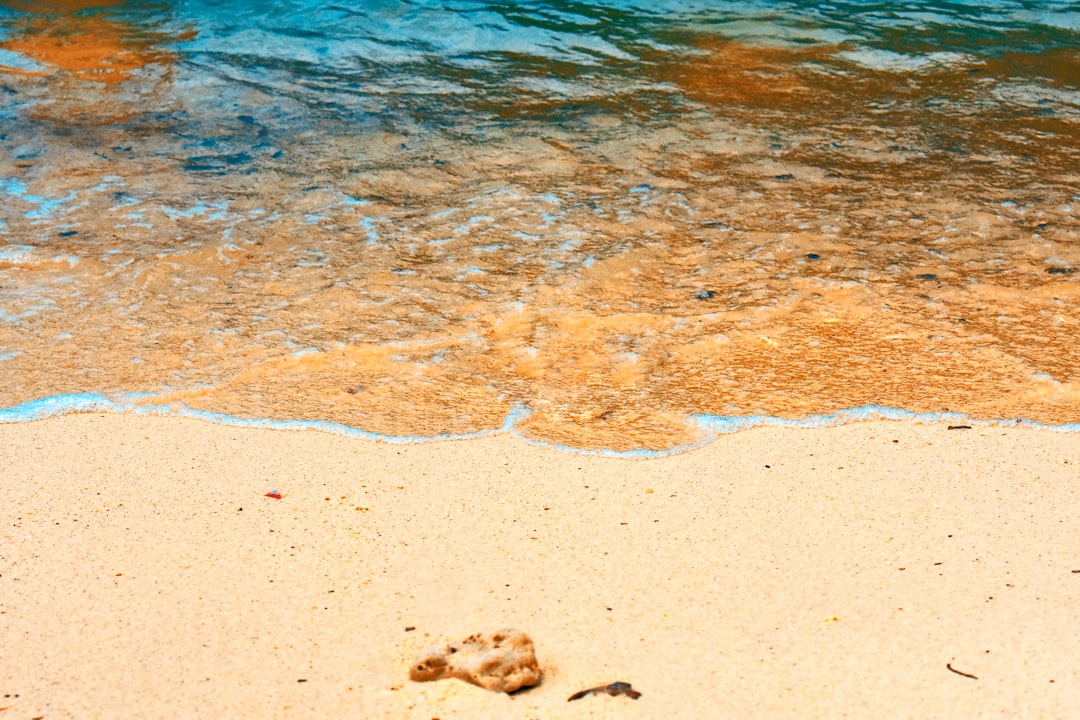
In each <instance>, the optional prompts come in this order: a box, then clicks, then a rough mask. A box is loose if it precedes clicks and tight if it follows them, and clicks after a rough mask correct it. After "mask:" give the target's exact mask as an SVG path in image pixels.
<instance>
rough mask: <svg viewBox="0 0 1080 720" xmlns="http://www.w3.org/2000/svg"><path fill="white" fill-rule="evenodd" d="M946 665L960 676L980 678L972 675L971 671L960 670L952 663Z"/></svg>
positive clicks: (973, 678)
mask: <svg viewBox="0 0 1080 720" xmlns="http://www.w3.org/2000/svg"><path fill="white" fill-rule="evenodd" d="M945 667H946V668H948V670H949V671H950V672H954V673H956V674H957V675H959V676H960V677H966V678H971V679H972V680H978V679H979V678H977V677H975V676H974V675H971V674H970V673H966V672H960V671H959V670H957V669H956V668H954V667H953V666H952V663H945Z"/></svg>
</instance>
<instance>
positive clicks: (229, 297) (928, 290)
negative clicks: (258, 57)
mask: <svg viewBox="0 0 1080 720" xmlns="http://www.w3.org/2000/svg"><path fill="white" fill-rule="evenodd" d="M80 22H82V21H80ZM77 30H79V28H75V29H71V30H69V31H68V36H65V37H68V39H70V36H71V34H72V33H76V31H77ZM90 34H91V35H92V34H93V33H90ZM60 35H62V33H60ZM99 35H100V37H102V38H103V39H102V41H101V43H99V45H97V46H94V45H88V46H81V45H80V47H82V50H81V51H80V52H78V53H75V52H74V51H73V50H72V49H71V48H72V43H71V42H68V41H62V40H58V39H57V38H58V32H54V31H53V30H51V29H49V28H48V27H45V26H42V27H37V26H34V25H33V24H32V23H31V24H30V25H29V26H28V27H27V28H26V29H25V32H23V34H22V35H20V36H17V37H16V38H14V39H12V40H11V41H10V42H9V45H10V46H11V48H12V49H13V50H17V51H19V52H24V53H27V54H29V55H30V56H33V57H37V58H38V59H39V60H40V61H41V62H44V63H47V64H48V65H49V66H50V67H52V68H53V69H51V70H49V71H48V72H43V73H40V74H38V75H35V74H26V73H22V74H19V73H15V72H14V71H11V72H9V73H8V74H7V79H6V80H5V82H8V84H9V85H10V86H11V87H13V88H14V89H15V90H16V91H17V94H16V95H17V97H18V98H20V99H19V100H18V102H24V103H25V107H24V108H23V109H22V110H20V111H19V112H22V113H23V114H24V115H25V117H26V118H29V119H32V120H33V121H34V122H33V123H32V124H31V126H30V127H31V130H25V131H20V130H17V129H16V130H13V131H12V132H13V133H14V134H15V135H16V136H18V134H19V133H20V132H27V133H30V135H28V136H27V137H25V138H24V137H21V136H19V137H16V138H13V139H15V140H26V141H27V142H38V143H39V144H41V143H43V144H44V145H43V147H44V148H45V150H44V154H43V155H41V156H40V157H36V158H29V159H27V158H22V159H20V158H17V157H14V156H6V157H5V158H4V160H3V163H2V164H3V167H0V174H3V175H5V176H8V177H13V178H17V179H19V180H20V181H22V182H24V183H25V184H26V187H27V188H28V190H27V193H29V194H36V195H39V196H42V197H47V198H60V197H64V196H66V195H67V194H68V193H71V192H74V193H75V197H76V200H75V201H73V202H71V203H68V204H67V205H65V206H64V207H63V209H62V210H60V211H57V212H54V214H53V216H51V217H50V218H48V219H47V220H42V219H41V218H33V217H28V216H26V213H33V211H34V206H33V204H32V203H30V202H29V201H26V200H25V199H20V198H13V199H12V202H11V203H10V204H11V206H12V207H11V208H10V210H11V212H10V214H9V215H8V216H7V217H6V221H7V225H6V233H7V235H6V237H5V238H4V240H6V241H8V242H10V243H11V244H12V246H13V247H14V249H13V250H11V249H10V248H9V252H8V253H7V254H5V255H0V299H2V301H3V306H4V308H5V313H6V315H5V321H4V322H2V323H0V350H2V351H3V352H4V353H5V354H6V355H7V357H6V359H4V360H3V361H0V362H2V367H3V373H2V375H0V406H11V405H15V404H18V403H21V402H25V401H28V400H34V399H37V398H40V397H45V396H49V395H55V394H61V393H75V392H105V393H109V394H114V395H117V394H120V393H124V392H152V393H155V397H154V399H153V402H160V403H165V404H168V403H170V402H180V403H183V404H185V405H187V406H189V407H193V408H197V409H207V410H214V411H219V412H225V413H229V414H233V415H237V416H240V417H276V418H293V419H319V420H332V421H337V422H341V423H344V424H347V425H350V426H354V427H359V428H362V429H365V430H370V431H373V432H378V433H385V434H389V435H412V434H432V435H434V434H438V433H451V434H456V433H468V432H473V431H475V430H478V429H485V428H493V427H498V426H500V425H501V424H502V423H503V421H504V419H505V417H506V414H507V412H508V411H509V410H510V409H511V408H512V407H514V406H524V407H527V408H529V409H530V410H531V412H532V415H531V416H530V417H529V419H528V420H526V421H524V422H522V423H521V424H520V425H519V429H520V430H521V431H522V432H523V433H524V434H525V435H527V436H529V437H532V438H536V439H540V440H545V441H551V442H556V443H564V444H570V445H574V446H580V447H607V448H613V449H617V450H622V449H631V448H638V447H642V448H651V449H661V448H667V447H671V446H673V445H678V444H682V443H687V442H691V441H692V440H693V439H694V435H695V430H694V429H693V428H692V427H691V426H689V425H688V424H687V422H686V420H687V418H688V417H689V416H690V415H693V414H696V413H702V414H716V415H725V416H728V415H744V414H759V413H763V414H770V415H777V416H782V417H802V416H806V415H809V414H813V413H827V412H831V411H834V410H837V409H842V408H849V407H855V406H860V405H864V404H871V403H874V404H881V405H885V406H892V407H901V408H904V409H908V410H912V411H917V412H918V411H940V410H954V411H963V412H967V413H970V414H971V415H973V416H975V417H983V418H1008V417H1026V418H1030V419H1033V420H1036V421H1039V422H1043V423H1050V424H1060V423H1067V422H1076V421H1077V420H1080V411H1078V407H1080V406H1078V399H1080V398H1078V393H1080V386H1078V385H1077V376H1076V374H1077V369H1078V368H1080V356H1078V353H1080V349H1078V348H1080V344H1077V343H1076V342H1075V338H1076V337H1077V332H1078V329H1077V323H1078V321H1080V316H1078V315H1077V313H1076V312H1075V306H1076V302H1077V297H1078V294H1080V293H1078V288H1080V285H1078V284H1077V282H1076V277H1077V276H1076V275H1075V274H1074V273H1075V271H1076V270H1077V268H1080V251H1078V250H1077V248H1078V247H1080V243H1078V242H1077V240H1078V239H1080V224H1078V221H1077V214H1076V209H1075V208H1076V207H1080V200H1077V199H1076V196H1077V187H1078V184H1080V176H1078V175H1077V174H1076V168H1077V167H1080V154H1078V153H1080V141H1078V138H1080V131H1078V127H1080V125H1078V117H1077V115H1076V113H1075V108H1074V107H1073V106H1072V105H1071V104H1070V103H1069V102H1067V99H1068V98H1069V97H1071V95H1070V94H1069V93H1075V87H1076V86H1077V85H1078V83H1080V80H1078V77H1080V76H1078V75H1077V68H1078V67H1080V61H1078V60H1077V57H1076V56H1075V54H1070V53H1057V54H1056V55H1054V56H1053V57H1050V56H1046V55H1045V54H1039V53H1032V54H1030V55H1024V54H1016V53H1014V54H1012V55H1011V56H1009V57H1007V58H1003V59H1001V60H1000V61H995V62H991V63H980V64H978V66H977V67H964V66H962V67H959V68H956V67H931V68H924V69H922V70H920V71H918V72H885V71H873V70H868V69H865V68H856V67H854V66H851V65H844V64H843V63H841V62H840V61H838V60H837V57H839V56H838V55H837V53H839V52H841V51H842V48H838V47H823V48H814V49H790V48H787V49H785V48H762V47H752V46H747V45H744V44H740V43H737V42H730V41H724V40H719V39H710V38H702V39H699V40H696V41H695V42H696V43H697V45H698V51H699V53H698V55H696V56H694V58H693V59H690V60H687V61H684V62H679V63H672V62H670V61H666V62H665V61H664V60H663V59H662V58H657V59H656V60H655V62H654V63H653V64H650V65H648V67H649V72H651V73H653V74H654V75H655V77H653V78H651V80H653V81H657V82H664V83H668V84H669V85H670V88H671V89H670V92H669V97H668V98H667V99H666V100H664V101H663V102H661V101H659V100H656V99H655V97H653V96H649V98H650V100H649V102H651V103H654V104H653V105H649V104H646V103H645V101H644V100H642V99H641V98H640V97H638V96H636V95H631V96H629V97H617V98H611V99H609V100H607V101H606V102H605V101H602V100H598V99H594V105H595V108H594V112H591V113H590V114H588V115H586V116H584V117H582V118H580V119H579V120H576V121H574V122H573V123H550V122H549V123H545V122H539V121H534V120H530V118H535V117H543V116H544V114H545V113H551V114H557V113H558V112H560V111H561V108H562V107H563V106H564V105H567V103H565V102H564V103H563V104H562V105H560V104H559V103H558V102H556V101H553V100H551V99H550V98H547V99H545V98H541V97H529V96H528V95H527V94H523V95H521V97H520V98H519V99H518V104H516V105H506V106H501V105H497V104H493V106H492V107H484V108H473V109H472V111H473V112H479V113H481V114H482V116H483V117H486V118H488V119H489V120H490V121H491V123H490V125H488V126H487V127H485V128H484V129H483V132H482V133H478V131H477V130H476V125H477V122H476V120H475V119H473V120H470V122H469V123H468V124H467V125H466V124H462V125H455V121H454V119H453V118H450V119H448V120H447V121H446V122H445V123H444V124H443V125H442V126H440V127H439V128H438V129H437V130H430V129H429V130H428V131H426V132H425V133H410V132H408V131H405V130H393V129H386V128H350V129H349V132H345V131H343V130H342V129H341V128H338V127H335V126H333V125H332V124H330V125H324V126H320V127H318V128H315V129H313V130H311V131H310V132H295V133H292V134H291V135H283V134H281V133H277V134H274V133H271V136H272V141H273V143H274V147H277V148H279V149H281V150H282V151H283V153H284V154H283V156H281V157H280V158H279V159H276V160H275V159H272V158H270V157H269V156H267V157H262V158H259V159H258V161H257V166H258V172H255V173H250V174H234V173H229V172H223V173H199V172H185V171H184V170H183V169H182V168H183V166H184V164H185V163H188V164H190V162H191V158H190V157H186V156H189V155H190V154H191V152H192V151H190V150H185V149H184V146H183V143H182V140H184V139H187V138H181V137H180V136H179V135H177V133H180V132H188V131H190V129H191V128H192V127H194V128H201V129H202V130H204V131H205V132H206V133H207V134H208V135H210V134H215V133H216V136H220V137H225V138H226V139H231V140H230V141H231V142H235V143H239V144H238V145H237V146H236V147H237V148H239V147H242V146H243V147H246V146H244V145H243V143H244V142H249V143H250V142H251V141H252V138H251V137H247V136H245V135H244V133H249V134H252V133H255V134H257V133H262V132H263V130H261V129H259V123H256V125H255V127H254V129H253V128H252V127H250V123H248V124H245V123H239V122H235V121H232V120H230V119H229V118H222V117H220V116H219V114H218V113H217V111H216V109H215V108H216V106H211V105H210V100H209V98H211V97H212V96H214V95H215V93H225V94H226V95H228V94H229V93H234V94H235V93H237V92H238V91H236V90H235V88H232V89H230V88H224V87H223V86H220V87H219V86H214V85H213V84H210V85H209V86H208V87H206V88H205V89H204V90H203V91H202V92H203V93H204V94H203V95H202V96H200V95H199V92H198V91H197V90H192V89H191V88H190V87H189V88H187V89H186V92H188V93H189V95H181V94H178V93H175V92H173V91H172V87H173V85H174V84H175V83H177V82H180V81H181V80H182V79H184V78H185V77H186V76H185V72H189V71H190V68H189V67H187V66H184V65H174V64H173V63H174V62H175V58H173V57H172V56H170V55H169V54H168V53H164V52H161V51H159V50H156V49H155V47H156V46H155V43H156V42H157V41H156V40H155V38H154V37H152V36H150V35H146V34H145V33H144V34H142V35H139V36H137V37H133V36H129V35H130V33H129V35H125V34H124V30H123V28H113V29H108V28H106V29H101V30H100V33H99ZM80 37H81V36H80ZM110 43H111V44H110ZM551 70H552V72H556V71H557V70H558V68H555V69H551ZM90 80H96V82H94V83H90ZM88 83H89V84H88ZM1055 93H1056V94H1055ZM229 97H232V96H231V95H230V96H229ZM43 98H47V99H48V102H42V101H41V100H42V99H43ZM1062 98H1065V100H1062ZM235 99H237V100H242V101H243V105H244V106H245V107H255V108H260V107H261V108H265V109H266V110H267V112H270V111H271V110H272V111H274V112H280V113H281V114H283V115H286V116H287V115H288V113H294V114H296V115H297V117H300V114H301V112H302V108H300V109H298V108H297V107H295V106H294V105H295V104H293V105H290V99H289V98H288V97H271V96H268V95H266V94H264V93H261V92H260V91H259V90H258V89H256V88H248V89H245V90H243V91H242V92H240V94H239V95H236V97H235ZM655 103H660V106H659V109H658V107H657V106H656V105H655ZM20 107H22V106H20ZM800 107H802V108H804V109H805V110H803V111H796V110H795V109H794V108H800ZM1046 107H1051V108H1053V109H1054V110H1055V112H1054V113H1051V114H1041V113H1040V112H1039V110H1040V109H1045V108H1046ZM653 116H657V117H660V118H661V120H659V121H657V120H655V119H654V117H653ZM177 117H183V118H184V121H183V122H184V123H187V124H186V125H183V126H180V125H178V124H177V123H178V122H179V121H177V120H175V118H177ZM260 117H261V116H260ZM301 120H302V118H301ZM259 122H261V120H260V121H259ZM200 123H201V124H200ZM390 124H391V125H392V123H390ZM301 126H302V123H301ZM406 147H407V149H405V148H406ZM117 148H121V150H118V149H117ZM123 148H126V149H123ZM346 197H353V198H361V199H363V200H364V201H366V202H367V203H368V204H364V205H355V204H348V203H347V202H345V198H346ZM223 199H224V200H225V201H227V204H228V206H227V209H226V210H223V211H221V213H220V214H219V215H215V211H214V210H208V211H206V212H204V213H196V214H195V215H194V216H191V217H184V216H183V215H178V214H177V213H176V212H175V210H176V209H180V210H183V209H186V208H190V207H192V206H193V205H195V204H197V203H199V202H202V203H206V204H208V205H213V204H214V203H215V202H219V201H222V200H223ZM170 208H171V209H173V211H172V212H171V213H170V211H169V209H170ZM70 230H76V231H77V233H78V234H77V235H72V236H69V237H60V236H59V234H60V232H70ZM371 232H375V233H376V234H377V236H378V240H377V242H374V243H369V242H367V241H366V238H368V237H369V234H370V233H371ZM811 254H813V255H816V256H818V257H817V258H816V259H811V258H810V257H808V256H809V255H811ZM76 258H77V260H75V259H76ZM303 349H309V350H311V352H308V353H307V354H302V355H297V354H296V352H297V351H298V350H303Z"/></svg>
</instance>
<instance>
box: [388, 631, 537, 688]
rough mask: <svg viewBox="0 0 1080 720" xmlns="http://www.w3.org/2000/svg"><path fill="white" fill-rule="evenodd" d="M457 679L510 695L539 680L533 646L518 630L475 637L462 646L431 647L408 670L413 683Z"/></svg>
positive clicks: (469, 638)
mask: <svg viewBox="0 0 1080 720" xmlns="http://www.w3.org/2000/svg"><path fill="white" fill-rule="evenodd" d="M443 678H458V679H460V680H464V681H465V682H467V683H472V684H473V685H479V686H480V687H482V688H486V689H487V690H494V691H495V692H506V693H511V692H514V691H515V690H518V689H519V688H523V687H528V686H530V685H535V684H536V683H537V682H538V681H539V680H540V667H539V666H538V665H537V663H536V653H535V651H534V650H533V642H532V640H531V639H530V638H529V636H528V635H526V634H525V633H523V632H521V631H520V630H499V631H497V632H493V633H477V634H474V635H470V636H469V637H467V638H465V639H464V640H462V641H461V642H455V643H450V644H449V645H441V646H440V645H433V646H431V647H429V648H427V649H425V650H424V651H423V652H421V653H420V654H419V655H418V656H417V658H416V660H415V661H414V662H413V664H412V668H411V669H410V670H409V679H410V680H415V681H416V682H427V681H429V680H441V679H443Z"/></svg>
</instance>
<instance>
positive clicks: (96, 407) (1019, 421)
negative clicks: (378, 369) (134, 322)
mask: <svg viewBox="0 0 1080 720" xmlns="http://www.w3.org/2000/svg"><path fill="white" fill-rule="evenodd" d="M149 395H150V394H148V393H131V394H130V395H129V399H128V400H127V401H124V400H114V399H112V398H111V397H109V396H108V395H104V394H102V393H76V394H65V395H52V396H49V397H44V398H39V399H37V400H28V401H26V402H22V403H19V404H17V405H13V406H10V407H6V408H0V425H3V424H20V423H26V422H35V421H38V420H46V419H49V418H55V417H62V416H64V415H71V414H95V413H96V414H101V413H110V414H120V415H129V416H133V417H165V418H169V417H171V418H184V419H194V420H200V421H204V422H209V423H212V424H215V425H224V426H227V427H238V428H246V429H258V430H273V431H287V432H304V431H316V432H323V433H329V434H332V435H339V436H342V437H346V438H350V439H353V440H362V441H367V442H374V443H389V444H393V445H418V444H419V445H422V444H426V443H440V442H455V441H462V440H476V439H480V438H491V437H496V436H500V435H505V436H509V437H510V438H512V439H514V440H517V441H520V442H523V443H527V444H529V445H532V446H535V447H538V448H541V449H547V450H554V451H557V452H560V453H570V454H575V455H594V456H599V457H609V458H619V459H638V460H651V459H657V458H662V457H669V456H671V455H678V454H681V453H686V452H694V451H697V450H700V449H702V448H704V447H706V446H707V445H709V444H710V443H712V442H715V441H717V440H719V439H720V438H722V437H724V436H727V435H731V434H732V433H737V432H745V431H747V430H753V429H755V428H762V427H771V428H787V429H796V430H807V429H819V428H831V427H840V426H842V425H848V424H851V423H863V422H882V421H890V422H892V421H896V422H905V423H913V424H920V425H936V424H945V425H950V424H960V425H963V428H949V429H978V430H992V429H995V428H1007V429H1011V428H1016V427H1023V428H1034V429H1039V430H1047V431H1051V432H1061V433H1073V432H1076V433H1080V421H1077V422H1067V423H1061V424H1058V425H1048V424H1045V423H1040V422H1038V421H1035V420H1031V419H1028V418H1022V417H1016V418H997V419H993V418H979V417H974V416H972V415H969V414H968V413H965V412H958V411H949V410H942V411H932V412H916V411H912V410H905V409H904V408H897V407H889V406H887V405H861V406H858V407H850V408H842V409H840V410H835V411H833V412H829V413H812V414H810V415H806V416H803V417H801V418H785V417H779V416H775V415H709V414H706V413H695V414H692V415H690V416H688V417H687V418H686V420H685V424H686V426H687V428H688V430H689V431H691V432H694V433H696V434H697V435H698V438H697V439H695V440H694V441H693V442H691V443H689V444H684V445H674V446H672V447H669V448H664V449H659V450H651V449H647V448H634V449H629V450H615V449H612V448H604V447H600V448H588V447H577V446H573V445H566V444H562V443H558V442H554V441H549V440H543V439H540V438H535V437H530V436H529V435H527V434H525V433H523V432H522V431H521V430H520V429H519V428H518V427H517V426H518V424H519V423H520V422H522V421H527V420H528V419H529V417H530V415H531V414H532V413H531V412H530V411H529V410H528V409H527V408H525V407H521V406H514V407H513V408H512V409H511V410H510V412H508V413H507V415H506V417H505V419H504V421H503V423H502V425H501V426H500V427H497V428H488V429H482V430H477V431H475V432H471V433H466V434H460V435H459V434H438V435H384V434H382V433H378V432H375V431H372V430H365V429H363V428H359V427H353V426H351V425H346V424H343V423H339V422H334V421H331V420H285V419H277V418H272V417H263V418H244V417H239V416H236V415H229V414H226V413H221V412H215V411H211V410H200V409H196V408H191V407H188V406H186V405H183V404H181V403H169V404H149V403H146V402H141V401H142V400H145V399H146V398H147V397H148V396H149ZM121 397H124V395H123V394H121ZM968 424H970V427H969V426H968Z"/></svg>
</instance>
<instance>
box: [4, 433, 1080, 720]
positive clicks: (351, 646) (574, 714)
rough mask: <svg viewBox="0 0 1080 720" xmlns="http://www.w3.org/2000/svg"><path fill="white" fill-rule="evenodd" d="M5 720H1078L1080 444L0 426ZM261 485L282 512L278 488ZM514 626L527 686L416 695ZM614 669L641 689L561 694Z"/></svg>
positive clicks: (1014, 437)
mask: <svg viewBox="0 0 1080 720" xmlns="http://www.w3.org/2000/svg"><path fill="white" fill-rule="evenodd" d="M0 445H2V447H3V448H4V452H3V454H2V456H0V487H2V489H3V502H0V527H2V528H3V529H2V531H0V717H2V718H7V717H11V718H23V717H25V718H30V717H35V718H36V717H44V718H49V719H52V718H67V717H78V718H95V717H143V718H155V717H214V716H219V717H230V718H277V717H296V718H304V717H357V718H383V717H385V718H424V719H428V718H444V719H445V718H454V717H485V718H539V717H544V718H555V717H559V718H579V717H596V718H609V717H610V718H614V717H620V718H624V717H648V718H658V717H664V718H702V717H762V718H789V717H800V718H836V717H867V718H869V717H877V718H893V717H897V718H898V717H918V718H933V717H969V718H974V717H1046V718H1054V717H1067V716H1069V715H1070V714H1071V713H1073V712H1075V707H1076V705H1077V702H1078V701H1080V668H1078V666H1077V665H1076V663H1075V659H1076V658H1077V657H1080V636H1078V635H1077V633H1076V632H1075V628H1076V627H1077V626H1080V602H1078V600H1080V514H1078V513H1077V512H1076V508H1077V507H1080V482H1078V470H1080V445H1078V443H1077V439H1076V436H1075V435H1074V434H1067V433H1056V432H1052V431H1048V430H1037V429H1031V428H1000V427H994V428H984V427H978V426H977V427H975V428H974V429H971V430H948V429H947V427H946V426H945V425H919V424H907V423H893V422H872V423H861V424H852V425H847V426H842V427H836V428H829V429H813V430H810V429H800V430H795V429H779V428H759V429H755V430H750V431H744V432H740V433H737V434H734V435H730V436H725V437H722V438H720V439H719V440H717V441H716V442H713V443H712V444H710V445H708V446H707V447H705V448H703V449H700V450H697V451H694V452H690V453H686V454H682V455H677V456H673V457H669V458H664V459H653V460H622V459H611V458H600V457H593V456H584V455H573V454H565V453H560V452H556V451H553V450H550V449H546V448H542V447H536V446H532V445H529V444H527V443H525V442H523V441H521V440H519V439H516V438H514V437H511V436H506V435H503V436H496V437H491V438H487V439H481V440H470V441H459V442H442V443H432V444H424V445H392V444H386V443H372V442H364V441H358V440H355V439H347V438H342V437H338V436H334V435H329V434H323V433H318V432H286V431H272V430H254V429H241V428H231V427H224V426H217V425H212V424H208V423H204V422H201V421H197V420H189V419H178V418H156V417H132V416H125V415H96V414H84V415H69V416H64V417H58V418H52V419H49V420H44V421H38V422H31V423H25V424H7V425H0ZM272 490H277V491H279V492H280V494H281V495H282V498H281V499H280V500H278V499H273V498H269V497H266V493H269V492H271V491H272ZM502 627H518V628H521V629H523V630H525V631H526V632H528V633H529V634H530V635H531V636H532V638H533V640H534V642H535V644H536V650H537V655H538V657H539V660H540V663H541V665H542V667H543V671H544V675H543V679H542V682H541V684H540V685H539V686H537V687H535V688H533V689H531V690H528V691H525V692H521V693H518V694H516V695H514V696H505V695H499V694H494V693H490V692H488V691H485V690H481V689H479V688H475V687H472V686H469V685H466V684H464V683H462V682H460V681H456V680H453V681H440V682H435V683H426V684H420V683H413V682H410V681H409V680H408V668H409V663H410V660H411V659H412V658H413V657H414V656H415V654H416V653H417V651H419V650H420V649H421V648H422V647H424V646H426V645H428V644H432V643H435V642H440V641H445V640H450V639H460V638H463V637H464V636H465V635H468V634H469V633H472V632H477V631H487V630H495V629H498V628H502ZM616 680H621V681H626V682H630V683H632V684H633V687H634V688H635V689H636V690H639V691H640V692H641V693H642V696H641V697H640V698H639V699H637V700H632V699H630V698H628V697H624V696H620V697H609V696H607V695H590V696H588V697H585V698H583V699H581V700H579V701H577V702H573V703H568V702H567V698H568V697H570V695H572V694H573V693H575V692H577V691H579V690H582V689H585V688H590V687H595V686H597V685H601V684H605V683H609V682H612V681H616Z"/></svg>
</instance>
